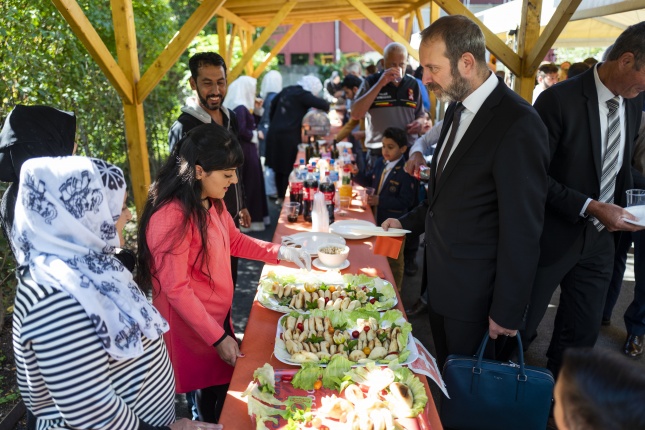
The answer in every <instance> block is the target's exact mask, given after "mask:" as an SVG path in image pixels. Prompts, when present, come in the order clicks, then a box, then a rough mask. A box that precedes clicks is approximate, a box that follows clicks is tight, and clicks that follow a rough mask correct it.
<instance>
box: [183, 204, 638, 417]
mask: <svg viewBox="0 0 645 430" xmlns="http://www.w3.org/2000/svg"><path fill="white" fill-rule="evenodd" d="M269 211H270V215H271V220H272V225H271V226H270V227H269V228H267V230H265V231H263V232H254V233H251V235H252V236H253V237H256V238H259V239H263V240H267V241H270V240H272V238H273V233H274V230H275V224H276V222H277V219H278V215H279V208H278V207H277V206H276V205H275V204H273V203H272V202H270V203H269ZM422 258H423V252H421V250H420V251H419V252H418V253H417V263H418V264H419V267H420V268H421V267H422ZM633 258H634V256H633V254H629V260H628V263H627V271H626V273H625V280H624V283H623V289H622V292H621V295H620V297H619V299H618V302H617V304H616V307H615V309H614V317H613V319H612V325H611V326H609V327H603V328H602V329H601V332H600V338H599V339H598V342H597V344H596V347H597V348H604V349H611V350H620V349H621V347H622V344H623V342H624V340H625V327H624V323H623V321H622V315H623V313H624V312H625V309H626V308H627V306H628V305H629V303H631V301H632V298H633V291H634V272H633V265H634V260H633ZM262 266H263V263H260V262H255V261H248V260H240V266H239V271H238V284H237V288H236V290H235V297H234V299H233V324H234V326H235V330H236V332H237V333H238V334H240V333H244V328H245V327H246V322H247V320H248V316H249V312H250V310H251V305H252V303H253V298H254V296H255V291H256V287H257V280H258V279H259V277H260V272H261V270H262ZM420 272H421V270H419V273H417V274H416V275H415V276H412V277H405V279H404V284H403V292H402V300H403V304H404V305H405V307H408V306H410V305H412V304H413V303H414V302H415V301H416V300H417V298H418V297H419V291H420V288H421V273H420ZM558 300H559V290H558V291H556V293H555V294H554V297H553V300H552V305H551V306H550V307H549V309H548V310H547V313H546V316H545V318H544V320H543V321H542V324H541V325H540V327H539V330H538V332H539V334H538V338H537V339H536V340H535V341H534V342H533V344H532V346H531V349H530V350H529V351H528V353H527V354H526V357H525V358H526V362H527V364H530V365H534V366H541V367H544V366H546V356H545V354H546V350H547V348H548V344H549V340H550V335H551V331H552V330H553V319H554V317H555V312H556V309H557V304H558ZM410 322H411V323H412V325H413V334H414V335H415V336H416V337H417V338H418V339H419V340H421V341H422V342H423V344H424V345H425V346H426V348H427V349H428V351H430V352H431V353H432V354H434V344H433V342H432V336H431V333H430V323H429V321H428V315H427V313H426V314H421V315H418V316H415V317H411V318H410ZM634 363H635V364H636V365H638V366H641V367H642V368H643V371H645V359H644V358H643V357H641V358H639V359H636V360H634ZM431 388H432V394H433V396H434V398H435V402H437V400H438V399H439V394H440V392H439V390H438V389H437V388H436V387H435V386H434V385H433V384H432V383H431ZM177 412H178V415H179V416H188V415H187V412H188V411H187V409H186V407H185V401H184V399H183V396H177Z"/></svg>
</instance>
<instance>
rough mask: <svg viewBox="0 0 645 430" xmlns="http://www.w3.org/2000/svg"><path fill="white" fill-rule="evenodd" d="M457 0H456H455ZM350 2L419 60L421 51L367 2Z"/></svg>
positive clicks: (353, 0)
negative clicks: (366, 3)
mask: <svg viewBox="0 0 645 430" xmlns="http://www.w3.org/2000/svg"><path fill="white" fill-rule="evenodd" d="M455 1H456V0H455ZM347 2H348V3H349V4H351V5H352V6H354V7H355V8H356V10H358V11H359V12H361V13H362V14H363V16H365V18H367V19H368V20H369V21H370V22H371V23H372V24H374V25H375V26H376V27H377V28H378V29H379V30H381V31H382V32H383V33H385V35H386V36H387V37H389V38H390V39H392V40H393V41H395V42H398V43H400V44H402V45H403V46H405V48H406V49H407V50H408V55H410V56H411V57H413V58H414V59H415V60H417V61H419V53H418V52H417V50H416V49H414V48H413V47H412V46H410V43H409V42H408V41H407V40H405V38H404V37H403V36H401V35H400V34H399V33H397V32H396V31H395V30H394V29H393V28H392V27H390V26H389V25H388V24H387V23H386V22H385V21H383V20H382V19H381V18H379V16H378V15H377V14H376V13H374V12H373V11H372V10H370V8H369V7H367V5H365V3H363V2H362V1H361V0H347Z"/></svg>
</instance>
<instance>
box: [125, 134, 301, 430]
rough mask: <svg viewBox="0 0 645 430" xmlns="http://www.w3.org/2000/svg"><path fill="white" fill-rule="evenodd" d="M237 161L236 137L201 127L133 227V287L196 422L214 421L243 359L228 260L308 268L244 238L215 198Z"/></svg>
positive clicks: (174, 156) (291, 254)
mask: <svg viewBox="0 0 645 430" xmlns="http://www.w3.org/2000/svg"><path fill="white" fill-rule="evenodd" d="M243 162H244V155H243V153H242V148H241V147H240V145H239V143H238V142H237V139H236V138H235V137H234V136H233V135H232V134H231V133H230V132H229V131H228V130H226V129H225V128H223V127H220V126H218V125H216V124H205V125H201V126H199V127H196V128H194V129H193V130H191V131H190V132H189V133H188V134H187V135H186V136H185V137H184V138H183V139H182V140H181V141H180V142H179V143H178V144H177V145H176V146H175V147H174V148H173V151H172V153H171V154H170V157H169V159H168V161H167V162H166V163H165V165H164V166H163V167H162V168H161V170H160V171H159V176H158V177H157V180H156V181H155V182H154V183H153V184H152V186H151V187H150V191H149V194H148V201H147V203H146V206H145V208H144V210H143V214H142V216H141V222H140V224H139V236H138V241H139V257H138V259H139V274H138V282H140V284H139V285H152V287H153V302H154V305H155V307H156V308H157V309H158V310H159V312H160V313H161V314H162V315H163V316H164V318H166V320H167V321H168V323H169V324H170V330H169V331H168V332H167V333H166V334H165V335H164V339H165V341H166V345H167V347H168V353H169V355H170V360H171V362H172V366H173V369H174V372H175V379H176V382H177V388H176V391H177V392H178V393H187V392H191V391H196V396H195V397H196V404H197V410H198V412H199V418H200V421H206V422H213V423H216V422H217V420H218V418H219V415H220V412H221V409H222V404H223V402H224V397H225V396H226V391H227V389H228V384H229V382H230V380H231V375H232V373H233V367H234V366H235V362H236V360H237V359H238V358H240V357H243V355H242V354H241V353H240V350H239V347H238V343H237V341H236V339H235V336H234V334H233V326H232V324H231V305H232V302H233V280H232V277H231V265H230V258H229V257H230V256H231V255H234V256H237V257H242V258H247V259H253V260H260V261H264V262H266V263H276V262H277V261H278V260H287V261H291V262H293V263H295V264H296V265H298V266H299V267H306V268H307V269H310V268H311V261H310V260H311V259H310V257H309V255H308V254H307V253H305V252H303V251H300V250H297V249H294V248H286V247H281V246H280V245H278V244H273V243H269V242H264V241H261V240H257V239H254V238H251V237H248V236H246V235H244V234H242V233H240V231H239V230H238V229H237V228H236V227H235V223H234V222H233V219H232V218H231V216H230V215H229V213H228V212H227V211H226V208H225V206H224V202H223V200H222V199H223V197H224V194H225V193H226V191H227V190H228V187H229V186H231V185H232V184H235V183H237V176H236V174H235V169H236V168H237V167H239V166H240V165H241V164H242V163H243Z"/></svg>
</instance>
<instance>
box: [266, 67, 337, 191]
mask: <svg viewBox="0 0 645 430" xmlns="http://www.w3.org/2000/svg"><path fill="white" fill-rule="evenodd" d="M322 88H323V85H322V82H320V79H318V78H317V77H316V76H314V75H307V76H303V77H302V78H301V79H300V80H299V81H298V83H297V85H292V86H289V87H286V88H285V89H283V90H282V91H280V93H279V94H278V95H277V96H276V97H275V98H274V99H273V102H272V103H271V111H270V113H269V118H270V119H271V122H270V127H269V132H268V134H267V155H266V157H267V158H266V165H267V166H269V167H271V168H272V169H273V170H274V171H275V182H276V187H277V189H278V201H277V203H279V204H281V203H282V199H283V198H284V195H285V193H286V192H287V187H288V186H289V173H291V170H292V169H293V163H294V162H295V161H296V155H297V154H298V144H299V143H301V142H300V140H301V137H300V136H301V127H302V119H303V118H304V116H305V114H306V113H307V111H308V110H309V109H310V108H316V109H320V110H324V111H325V112H328V111H329V103H328V102H327V101H325V100H323V99H322V98H320V97H319V94H320V91H322Z"/></svg>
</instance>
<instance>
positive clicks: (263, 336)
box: [219, 200, 443, 430]
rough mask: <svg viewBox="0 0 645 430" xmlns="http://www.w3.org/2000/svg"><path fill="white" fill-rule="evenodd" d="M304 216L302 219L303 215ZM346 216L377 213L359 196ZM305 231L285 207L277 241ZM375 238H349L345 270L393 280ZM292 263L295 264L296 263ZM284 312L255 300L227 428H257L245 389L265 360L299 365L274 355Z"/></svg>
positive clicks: (226, 412)
mask: <svg viewBox="0 0 645 430" xmlns="http://www.w3.org/2000/svg"><path fill="white" fill-rule="evenodd" d="M287 201H288V200H287ZM300 219H302V217H301V218H300ZM342 219H359V220H365V221H370V222H374V216H373V215H372V212H371V210H369V209H367V210H365V209H362V208H361V207H360V201H358V200H353V201H352V206H351V208H350V209H349V211H348V214H347V215H346V216H337V217H336V221H339V220H342ZM305 231H311V224H309V223H305V222H296V223H289V222H287V216H286V213H285V211H284V210H283V211H282V213H281V214H280V219H279V220H278V225H277V226H276V230H275V234H274V236H273V242H276V243H280V242H281V239H282V237H283V236H287V235H290V234H294V233H299V232H305ZM374 242H375V238H374V237H370V238H367V239H360V240H347V245H348V246H349V247H350V253H349V257H348V259H349V262H350V265H349V267H348V268H347V269H345V270H343V271H342V273H360V272H364V273H366V274H368V275H371V276H380V277H381V278H384V279H387V280H388V281H390V282H393V278H392V272H391V271H390V267H389V265H388V263H387V258H386V257H384V256H381V255H374V253H373V252H372V249H373V246H374ZM286 265H287V264H283V265H282V266H286ZM291 266H293V267H295V266H294V265H291ZM276 267H280V266H274V265H270V264H267V265H265V266H264V269H263V270H262V274H263V275H264V274H266V273H267V272H268V271H269V270H274V269H276ZM397 295H398V292H397ZM398 299H399V303H398V305H397V309H399V310H400V311H401V312H403V313H405V311H404V310H403V303H402V302H401V297H400V296H399V297H398ZM281 316H282V314H280V313H278V312H274V311H272V310H269V309H266V308H264V307H263V306H262V305H260V304H259V303H258V302H257V300H256V301H254V302H253V306H252V308H251V314H250V315H249V320H248V323H247V325H246V330H245V332H244V340H243V341H242V347H241V349H242V352H243V353H244V354H245V357H244V358H242V359H239V360H238V361H237V364H236V365H235V371H234V372H233V379H232V380H231V384H230V387H229V391H228V394H227V396H226V402H225V403H224V409H223V411H222V415H221V417H220V421H219V422H220V423H221V424H223V425H224V428H225V429H227V430H231V429H235V430H246V429H248V430H253V429H255V427H254V425H253V423H252V422H251V419H250V417H249V416H248V412H247V404H246V399H245V398H242V397H241V394H242V392H244V390H245V389H246V387H247V386H248V384H249V382H250V381H251V379H252V378H253V372H254V371H255V369H257V368H258V367H261V366H263V365H264V363H269V364H271V366H273V368H274V369H284V368H295V367H294V366H289V365H287V364H284V363H282V362H280V361H278V360H277V359H276V358H275V357H274V356H273V348H274V344H275V332H276V327H277V324H278V318H280V317H281ZM413 334H414V332H413ZM420 379H421V380H422V381H423V383H424V384H425V385H426V392H427V395H428V399H429V401H428V403H429V407H428V410H429V413H428V421H429V422H430V425H431V427H430V428H431V429H432V430H441V429H442V428H443V427H442V426H441V422H440V421H439V415H438V414H437V409H436V408H435V405H434V401H433V400H432V394H431V393H430V389H429V387H428V384H427V382H426V378H424V377H421V378H420Z"/></svg>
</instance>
